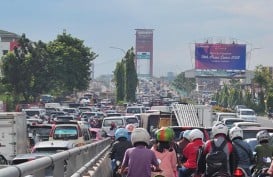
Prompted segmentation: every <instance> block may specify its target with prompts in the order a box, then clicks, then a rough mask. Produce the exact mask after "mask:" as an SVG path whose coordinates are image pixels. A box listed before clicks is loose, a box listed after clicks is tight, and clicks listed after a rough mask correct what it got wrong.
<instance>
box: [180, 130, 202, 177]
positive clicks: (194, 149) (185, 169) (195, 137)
mask: <svg viewBox="0 0 273 177" xmlns="http://www.w3.org/2000/svg"><path fill="white" fill-rule="evenodd" d="M203 138H204V134H203V132H202V131H200V130H199V129H193V130H191V131H190V133H189V139H190V143H189V144H187V145H186V147H185V148H184V149H183V153H182V155H183V157H184V159H186V161H185V162H184V163H183V164H182V166H181V168H179V177H189V176H190V175H191V174H192V173H194V172H195V170H196V167H197V163H196V159H197V153H198V149H199V147H200V146H203V144H204V142H203Z"/></svg>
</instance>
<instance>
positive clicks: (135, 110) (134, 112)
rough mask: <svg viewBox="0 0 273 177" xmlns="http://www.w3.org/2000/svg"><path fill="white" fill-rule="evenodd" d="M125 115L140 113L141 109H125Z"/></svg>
mask: <svg viewBox="0 0 273 177" xmlns="http://www.w3.org/2000/svg"><path fill="white" fill-rule="evenodd" d="M126 112H127V113H132V114H138V113H141V108H127V111H126Z"/></svg>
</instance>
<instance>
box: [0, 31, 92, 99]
mask: <svg viewBox="0 0 273 177" xmlns="http://www.w3.org/2000/svg"><path fill="white" fill-rule="evenodd" d="M18 45H19V47H18V48H15V49H14V52H9V53H8V54H6V55H5V56H4V57H3V60H2V62H3V63H2V66H1V67H2V71H3V78H2V80H1V82H2V84H3V85H5V88H6V89H7V90H8V91H9V92H10V93H11V95H12V97H13V98H14V102H19V101H20V99H21V98H22V97H23V99H24V102H33V101H38V98H39V95H40V94H44V93H54V95H55V96H58V95H62V96H63V95H68V94H71V93H73V92H74V91H76V90H77V91H82V90H85V89H86V88H88V86H89V81H90V64H91V61H92V60H94V59H95V58H96V57H97V55H96V54H95V53H93V52H91V51H90V49H89V48H88V47H85V46H84V45H83V41H81V40H79V39H77V38H73V37H71V35H66V34H63V35H58V36H57V39H56V40H54V41H53V42H49V44H45V43H43V42H42V41H38V42H32V41H30V40H29V39H28V38H26V36H25V35H24V34H23V35H22V36H21V38H20V39H19V40H18Z"/></svg>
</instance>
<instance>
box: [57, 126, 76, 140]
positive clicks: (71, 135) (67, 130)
mask: <svg viewBox="0 0 273 177" xmlns="http://www.w3.org/2000/svg"><path fill="white" fill-rule="evenodd" d="M53 138H54V139H77V138H78V130H77V128H76V127H69V126H68V127H65V126H61V127H56V129H55V131H54V135H53Z"/></svg>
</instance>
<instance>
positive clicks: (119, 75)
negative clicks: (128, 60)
mask: <svg viewBox="0 0 273 177" xmlns="http://www.w3.org/2000/svg"><path fill="white" fill-rule="evenodd" d="M124 73H125V70H124V64H123V63H122V62H118V63H117V64H116V69H115V71H114V81H115V84H116V102H120V101H124V98H125V86H124V83H125V82H124V79H125V78H124V76H125V74H124Z"/></svg>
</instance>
